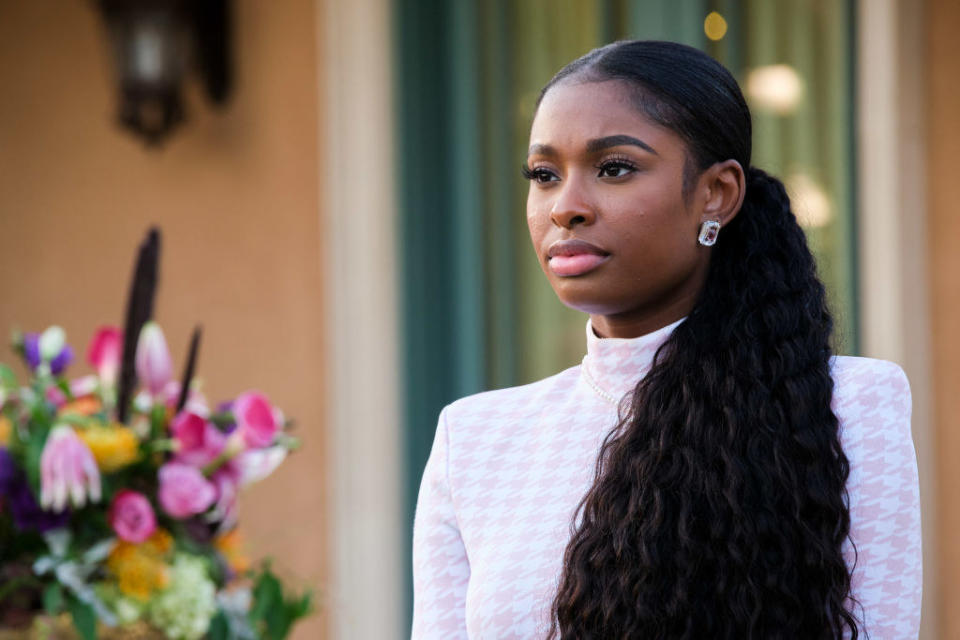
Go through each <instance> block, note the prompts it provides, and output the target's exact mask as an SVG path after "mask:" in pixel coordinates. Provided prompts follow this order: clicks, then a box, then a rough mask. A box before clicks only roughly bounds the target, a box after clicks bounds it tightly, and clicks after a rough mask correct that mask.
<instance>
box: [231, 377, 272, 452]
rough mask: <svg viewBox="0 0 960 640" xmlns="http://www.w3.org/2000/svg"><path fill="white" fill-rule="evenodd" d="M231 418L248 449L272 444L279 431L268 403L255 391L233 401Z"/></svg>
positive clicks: (241, 395) (243, 394)
mask: <svg viewBox="0 0 960 640" xmlns="http://www.w3.org/2000/svg"><path fill="white" fill-rule="evenodd" d="M233 417H234V420H235V421H236V423H237V431H238V432H239V433H240V434H242V436H243V441H244V442H245V443H246V445H247V446H248V447H253V448H261V447H266V446H269V445H271V444H273V439H274V438H275V437H276V435H277V431H279V429H280V425H279V423H278V422H277V417H276V415H275V414H274V412H273V407H271V406H270V402H269V401H267V398H266V397H265V396H264V395H263V394H261V393H258V392H256V391H248V392H246V393H242V394H240V395H239V396H238V397H237V399H236V400H234V401H233Z"/></svg>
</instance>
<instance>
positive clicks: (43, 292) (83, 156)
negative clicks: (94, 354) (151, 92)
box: [0, 0, 328, 638]
mask: <svg viewBox="0 0 960 640" xmlns="http://www.w3.org/2000/svg"><path fill="white" fill-rule="evenodd" d="M235 5H236V26H237V30H236V52H237V55H236V68H237V78H236V93H235V95H234V98H233V102H232V104H231V105H230V106H229V108H228V109H227V110H226V111H224V112H222V113H217V112H214V111H212V110H211V108H210V107H209V106H208V105H206V104H205V103H204V102H203V100H202V98H201V97H200V95H199V93H198V90H197V88H196V87H193V88H191V91H190V92H189V94H190V95H189V100H188V105H187V106H188V109H189V118H190V120H189V122H188V123H187V124H186V125H185V126H184V127H183V128H182V129H181V130H180V131H179V132H177V133H176V134H175V135H174V137H173V138H172V139H171V140H170V141H169V143H168V144H167V145H166V146H165V147H164V148H163V149H161V150H147V149H145V148H144V147H143V145H142V144H141V143H139V142H138V141H137V140H135V139H133V138H132V137H131V136H129V135H128V134H126V133H124V132H121V131H120V130H118V128H117V127H116V126H115V125H114V122H113V110H114V101H115V96H114V89H113V86H112V83H111V78H110V75H109V63H108V59H107V51H106V46H105V40H104V37H103V32H102V28H101V24H100V22H99V19H98V16H97V15H96V14H95V11H94V6H95V3H92V2H77V1H76V0H49V1H44V2H17V1H12V0H11V1H3V2H0V338H2V340H3V341H4V342H5V341H6V336H7V335H8V334H9V331H10V330H11V328H12V327H14V326H19V327H21V328H23V329H39V328H43V327H45V326H46V325H48V324H50V323H54V322H56V323H60V324H62V325H63V326H64V327H65V328H66V329H67V331H68V335H69V337H70V338H71V341H72V343H73V344H74V346H75V347H76V348H78V350H79V351H80V352H81V353H82V352H83V350H85V348H86V341H87V339H88V338H89V336H90V335H91V333H92V331H93V329H94V327H96V326H97V325H98V324H101V323H115V324H120V323H121V321H122V309H123V305H124V300H125V297H126V291H125V289H126V285H127V279H128V274H129V270H130V266H131V262H132V259H133V254H134V250H135V246H136V243H137V242H139V240H140V238H141V237H142V235H143V233H144V232H145V231H146V229H147V227H148V225H149V224H151V223H156V224H159V225H160V226H161V227H162V229H163V233H164V253H163V264H162V281H161V289H160V294H159V298H158V305H157V319H158V320H159V321H160V322H161V324H162V325H163V327H164V328H165V330H166V332H167V336H168V339H169V341H170V344H171V347H172V350H173V353H174V355H175V359H176V361H177V367H178V368H179V367H180V366H181V363H182V359H183V353H184V351H185V347H186V340H187V338H188V335H189V331H190V329H191V327H192V326H193V324H194V323H202V324H203V327H204V332H205V333H204V341H203V346H202V351H201V359H200V374H201V376H202V378H203V379H204V380H205V381H206V390H207V392H208V394H209V396H210V397H211V399H212V400H218V399H224V398H227V397H229V396H231V395H232V394H235V393H237V392H240V391H243V390H246V389H249V388H253V387H256V388H259V389H262V390H263V391H264V392H266V393H267V394H268V395H269V396H270V397H271V399H273V400H274V401H275V402H276V403H277V404H279V405H280V406H281V407H283V408H284V409H285V410H286V412H287V413H288V414H289V415H291V416H294V417H296V418H297V421H298V424H299V434H300V436H301V437H302V439H303V441H304V446H303V448H302V450H301V451H299V452H298V453H297V454H296V455H295V456H294V457H293V458H292V459H291V460H290V461H288V463H287V464H286V466H285V467H284V468H282V469H281V470H280V471H279V472H278V473H277V474H276V475H275V476H274V477H272V478H270V479H268V480H267V481H265V482H264V483H263V484H261V485H259V486H256V487H254V488H252V489H251V490H250V491H249V492H248V493H247V495H246V496H245V498H244V499H243V502H242V513H241V525H242V529H243V531H244V532H245V534H246V537H247V538H248V542H249V544H250V547H251V548H253V549H255V550H256V551H257V552H258V553H263V554H271V555H274V556H275V557H276V559H277V562H276V566H277V568H278V569H280V570H281V571H282V572H283V573H286V574H288V575H289V576H292V577H294V578H295V581H299V584H300V585H301V586H311V587H313V588H314V589H315V591H317V592H318V593H320V594H321V596H322V594H323V593H324V591H325V588H326V575H327V564H328V563H327V552H326V547H327V535H326V519H325V517H324V514H325V510H326V504H327V497H326V487H325V482H324V478H325V474H324V472H323V469H324V467H325V463H326V459H325V442H324V424H323V420H324V415H325V411H324V403H325V399H324V396H323V391H322V390H323V388H324V382H325V381H324V373H323V371H324V366H323V363H324V342H323V308H322V304H323V303H322V300H323V291H322V284H323V283H322V267H321V264H322V261H321V251H320V247H321V229H320V213H321V212H320V206H321V205H320V194H321V193H322V191H321V185H320V184H318V179H319V178H318V176H320V175H321V173H322V172H321V167H320V166H319V165H320V163H321V160H320V157H321V154H320V153H319V152H318V145H319V142H318V137H319V136H318V123H319V122H320V121H321V118H322V114H321V113H320V111H321V109H322V106H321V105H322V101H321V99H320V98H321V96H320V93H319V91H318V86H320V85H321V84H322V83H320V82H319V79H320V74H319V72H318V63H317V60H318V56H317V51H316V36H315V34H316V31H317V16H316V13H317V11H316V8H315V4H314V2H313V1H312V0H288V1H286V2H280V3H266V2H260V1H258V0H238V1H237V2H236V3H235ZM6 353H7V352H6V350H4V352H3V355H0V360H2V361H8V362H9V361H10V356H8V355H6ZM83 368H84V367H82V366H81V367H79V368H78V370H82V369H83ZM324 626H325V624H324V618H323V616H322V615H321V616H316V617H315V618H314V619H313V620H312V621H311V622H309V623H307V624H305V625H303V626H302V628H301V629H300V632H299V633H298V634H297V636H298V637H299V638H316V637H320V636H323V635H326V634H325V633H324V632H323V631H322V630H323V628H324Z"/></svg>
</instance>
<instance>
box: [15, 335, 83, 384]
mask: <svg viewBox="0 0 960 640" xmlns="http://www.w3.org/2000/svg"><path fill="white" fill-rule="evenodd" d="M62 334H63V330H62V329H59V328H58V327H51V328H50V329H47V331H44V332H43V334H39V333H26V334H24V336H23V357H24V359H25V360H26V361H27V365H28V366H29V367H30V369H31V370H32V371H36V370H37V368H38V367H39V366H40V364H41V363H42V362H43V361H44V359H45V358H46V359H49V362H50V373H51V374H53V375H55V376H58V375H60V374H61V373H63V371H64V369H66V368H67V366H68V365H69V364H70V363H71V362H73V349H71V348H70V345H68V344H66V343H65V342H63V341H62V338H63V335H62ZM44 336H47V340H46V343H47V344H48V346H52V347H53V348H54V349H55V351H56V352H55V353H44Z"/></svg>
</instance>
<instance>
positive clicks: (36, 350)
mask: <svg viewBox="0 0 960 640" xmlns="http://www.w3.org/2000/svg"><path fill="white" fill-rule="evenodd" d="M23 357H24V359H26V361H27V365H28V366H29V367H30V368H31V369H36V368H37V367H39V366H40V334H39V333H25V334H24V335H23Z"/></svg>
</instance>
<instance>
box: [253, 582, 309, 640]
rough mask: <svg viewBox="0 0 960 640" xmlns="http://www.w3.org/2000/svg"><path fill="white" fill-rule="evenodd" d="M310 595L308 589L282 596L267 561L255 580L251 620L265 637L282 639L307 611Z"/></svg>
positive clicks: (281, 591) (279, 585) (281, 590)
mask: <svg viewBox="0 0 960 640" xmlns="http://www.w3.org/2000/svg"><path fill="white" fill-rule="evenodd" d="M312 599H313V594H312V593H310V592H309V591H308V592H307V593H305V594H303V595H302V596H300V597H299V598H296V597H288V596H285V595H284V593H283V587H282V585H281V584H280V581H279V580H278V579H277V577H276V576H275V575H274V574H273V572H272V571H271V570H270V566H269V564H266V565H264V568H263V569H262V571H261V572H260V575H259V576H258V577H257V579H256V581H255V583H254V587H253V606H252V607H251V609H250V614H249V616H250V622H251V623H252V624H253V626H254V628H256V629H259V630H260V631H261V633H262V634H263V637H264V638H265V640H284V638H286V637H287V635H288V634H289V633H290V629H291V628H292V627H293V623H294V622H296V621H297V620H298V619H299V618H302V617H303V616H305V615H307V614H308V613H309V612H310V610H311V602H312Z"/></svg>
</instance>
